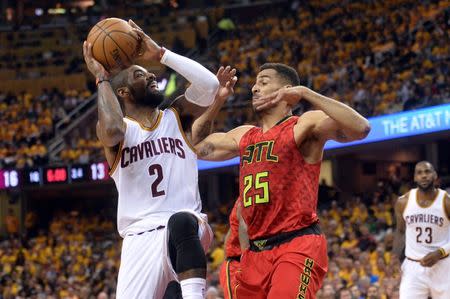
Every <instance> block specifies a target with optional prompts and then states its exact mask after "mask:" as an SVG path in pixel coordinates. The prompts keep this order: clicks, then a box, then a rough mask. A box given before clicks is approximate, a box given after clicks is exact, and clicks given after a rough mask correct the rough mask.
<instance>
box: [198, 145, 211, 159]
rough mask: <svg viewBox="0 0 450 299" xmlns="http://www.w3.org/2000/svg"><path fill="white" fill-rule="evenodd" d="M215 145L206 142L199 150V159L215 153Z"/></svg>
mask: <svg viewBox="0 0 450 299" xmlns="http://www.w3.org/2000/svg"><path fill="white" fill-rule="evenodd" d="M214 149H215V147H214V144H212V143H211V142H205V144H203V145H202V146H201V147H200V148H199V149H198V150H197V154H198V156H199V157H206V156H208V155H209V154H211V153H212V152H213V151H214Z"/></svg>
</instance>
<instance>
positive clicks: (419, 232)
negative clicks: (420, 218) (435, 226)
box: [416, 227, 433, 244]
mask: <svg viewBox="0 0 450 299" xmlns="http://www.w3.org/2000/svg"><path fill="white" fill-rule="evenodd" d="M416 232H417V237H416V241H417V243H422V240H420V236H422V228H421V227H416ZM425 233H426V234H427V238H426V239H425V240H424V241H425V243H427V244H430V243H432V242H433V235H432V234H433V230H432V229H431V227H425Z"/></svg>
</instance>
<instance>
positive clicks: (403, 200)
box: [395, 190, 411, 211]
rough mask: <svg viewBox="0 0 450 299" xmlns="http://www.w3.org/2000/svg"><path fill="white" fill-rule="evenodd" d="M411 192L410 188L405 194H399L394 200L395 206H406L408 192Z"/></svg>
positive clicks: (400, 207) (399, 207)
mask: <svg viewBox="0 0 450 299" xmlns="http://www.w3.org/2000/svg"><path fill="white" fill-rule="evenodd" d="M410 193H411V190H409V191H408V192H406V193H405V194H402V195H400V196H399V197H398V198H397V200H396V202H395V208H396V209H399V210H402V211H403V210H404V209H405V208H406V204H407V203H408V199H409V194H410Z"/></svg>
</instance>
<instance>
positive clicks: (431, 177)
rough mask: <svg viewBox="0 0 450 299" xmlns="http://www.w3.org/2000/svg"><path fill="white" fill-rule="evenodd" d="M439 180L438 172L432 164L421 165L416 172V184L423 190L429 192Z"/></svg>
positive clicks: (417, 166) (418, 165)
mask: <svg viewBox="0 0 450 299" xmlns="http://www.w3.org/2000/svg"><path fill="white" fill-rule="evenodd" d="M436 178H437V174H436V171H434V168H433V166H432V165H431V164H430V163H419V164H417V165H416V169H415V170H414V182H415V183H416V184H417V186H418V187H419V188H420V189H422V190H429V189H431V188H433V187H434V181H435V180H436Z"/></svg>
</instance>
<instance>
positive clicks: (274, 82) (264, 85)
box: [252, 69, 287, 103]
mask: <svg viewBox="0 0 450 299" xmlns="http://www.w3.org/2000/svg"><path fill="white" fill-rule="evenodd" d="M286 85H287V84H286V82H283V80H282V79H281V78H280V75H278V73H277V71H276V70H274V69H265V70H262V71H261V72H259V73H258V75H257V76H256V83H255V85H253V87H252V94H253V98H252V99H253V101H252V103H253V102H254V101H255V100H257V99H258V98H260V97H262V96H266V95H269V94H271V93H273V92H275V91H277V90H279V89H280V88H282V87H284V86H286Z"/></svg>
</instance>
